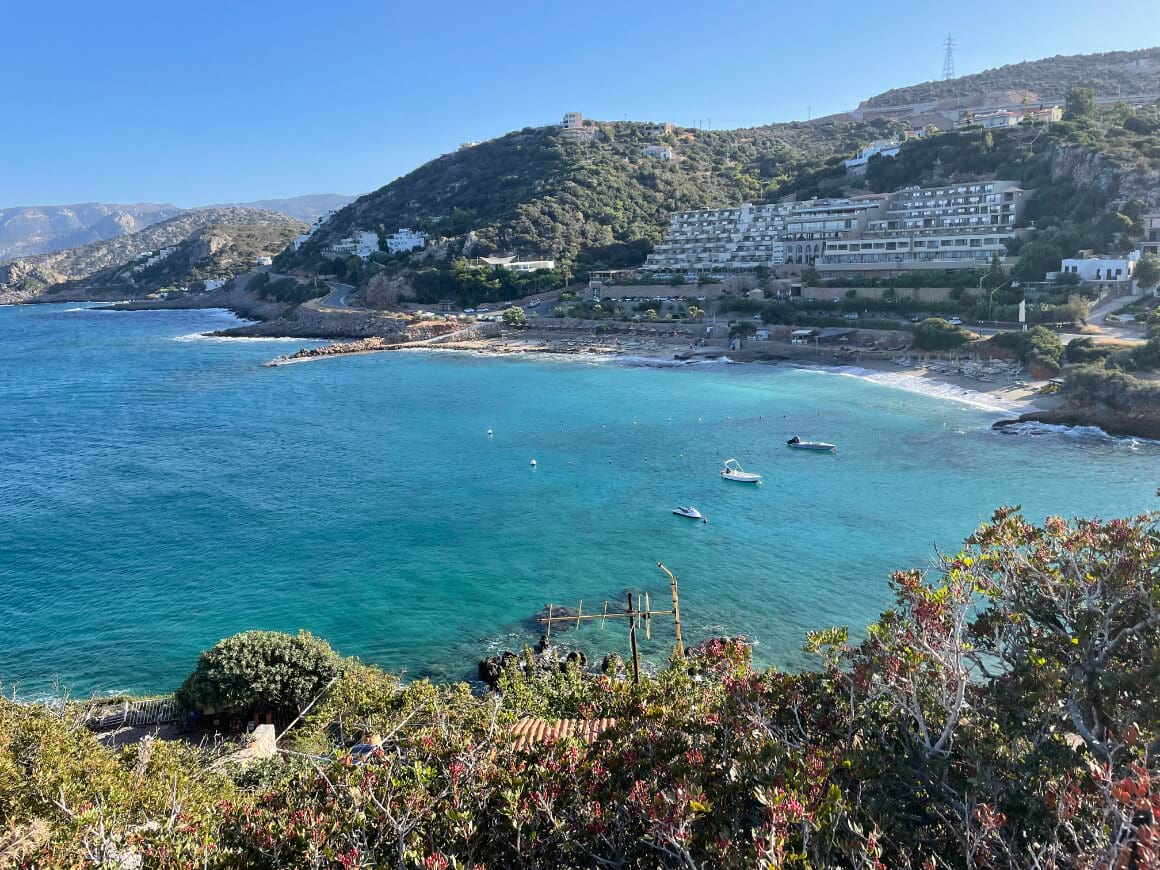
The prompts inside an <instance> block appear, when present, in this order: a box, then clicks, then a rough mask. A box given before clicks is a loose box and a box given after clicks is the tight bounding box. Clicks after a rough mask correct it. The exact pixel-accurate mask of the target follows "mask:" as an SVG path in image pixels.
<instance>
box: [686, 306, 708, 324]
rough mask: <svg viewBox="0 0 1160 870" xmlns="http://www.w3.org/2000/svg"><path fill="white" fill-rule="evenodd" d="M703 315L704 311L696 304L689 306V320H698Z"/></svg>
mask: <svg viewBox="0 0 1160 870" xmlns="http://www.w3.org/2000/svg"><path fill="white" fill-rule="evenodd" d="M704 316H705V312H704V311H702V310H701V309H700V308H698V307H697V306H696V305H690V306H689V320H700V319H701V318H702V317H704Z"/></svg>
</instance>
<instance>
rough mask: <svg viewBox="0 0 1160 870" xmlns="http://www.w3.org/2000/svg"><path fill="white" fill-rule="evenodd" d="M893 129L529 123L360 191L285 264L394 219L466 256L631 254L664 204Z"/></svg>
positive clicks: (769, 188) (659, 220)
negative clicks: (580, 138) (654, 150)
mask: <svg viewBox="0 0 1160 870" xmlns="http://www.w3.org/2000/svg"><path fill="white" fill-rule="evenodd" d="M896 127H897V125H896V124H895V123H893V122H883V121H879V122H875V123H873V124H863V123H827V124H814V125H811V124H798V123H794V124H777V125H770V126H765V127H755V128H752V129H742V130H719V131H718V130H714V131H704V130H680V129H678V130H676V131H675V132H674V133H673V134H671V135H668V136H665V137H663V138H657V137H655V136H649V135H647V133H646V129H647V128H646V125H643V124H635V123H609V124H602V125H601V130H602V136H601V141H599V142H593V143H576V142H571V141H569V140H567V139H565V138H564V137H562V136H561V135H560V134H559V132H558V131H557V130H555V129H554V128H527V129H524V130H520V131H518V132H514V133H509V134H507V135H506V136H501V137H499V138H498V139H493V140H491V141H489V142H484V143H482V144H480V145H477V146H475V147H473V148H470V149H464V150H461V151H457V152H455V153H452V154H446V155H443V156H442V157H439V158H436V159H435V160H432V161H431V162H429V163H426V164H424V165H423V166H420V167H419V168H418V169H416V170H415V171H414V172H411V173H409V174H407V175H405V176H403V177H402V178H399V179H397V180H395V181H393V182H391V183H390V184H388V185H386V186H385V187H382V188H380V189H379V190H376V191H375V192H373V193H370V194H367V195H366V196H363V197H361V198H360V199H358V200H357V201H356V202H354V203H352V204H351V205H349V206H347V207H346V208H344V209H342V210H341V211H340V212H339V213H338V214H337V215H335V217H334V218H333V219H332V220H331V221H330V222H329V223H328V224H327V225H326V226H325V227H324V228H323V229H322V230H321V231H320V232H319V233H318V234H317V237H316V238H315V239H314V240H313V241H312V242H311V243H310V244H309V245H306V246H304V247H303V249H302V251H301V252H300V253H299V255H297V256H294V257H291V256H289V255H288V256H287V257H286V259H285V263H284V264H283V265H286V266H290V265H297V266H308V267H309V266H311V265H314V266H318V265H321V261H320V259H319V256H318V255H319V250H320V248H321V246H322V245H323V244H325V243H326V242H328V241H331V240H333V239H336V238H341V237H342V236H344V235H346V234H348V233H350V232H351V231H353V230H355V229H358V230H379V231H386V232H391V231H393V230H395V229H397V228H399V227H414V228H416V229H421V230H424V231H426V232H427V233H428V234H430V235H431V236H432V237H441V236H442V237H452V238H453V239H455V240H456V245H455V246H461V245H462V243H463V242H464V241H467V242H468V243H469V244H468V250H469V252H470V253H473V254H487V253H491V252H494V251H510V252H514V253H518V254H520V255H521V256H524V257H550V258H553V259H556V260H561V261H564V262H565V263H573V264H577V265H580V266H582V267H583V266H590V267H598V266H607V267H615V266H622V265H630V264H636V263H639V262H640V260H641V259H643V256H644V253H645V252H647V251H648V250H649V248H650V247H651V245H652V244H654V243H655V242H657V241H659V240H660V238H661V237H662V235H663V232H664V228H665V227H666V226H667V225H668V219H669V214H670V213H671V212H673V211H680V210H682V209H692V208H707V207H712V206H724V205H732V204H736V203H738V202H742V201H745V200H763V199H769V198H772V197H776V196H779V195H783V194H786V193H791V192H794V190H795V187H796V185H795V179H796V178H797V177H798V176H799V175H801V174H802V173H803V172H806V171H807V170H812V169H816V168H817V167H818V166H820V165H821V164H822V163H824V162H825V161H826V160H827V159H828V158H831V157H833V156H835V155H841V156H845V155H847V154H849V153H851V152H853V151H855V150H856V149H857V148H858V147H859V146H861V145H863V144H865V143H866V142H869V141H871V140H873V139H876V138H880V137H882V136H883V135H887V134H889V133H890V132H892V131H893V130H895V129H896ZM658 143H663V144H668V145H670V146H671V147H672V148H673V149H674V153H675V159H673V160H671V161H664V160H658V159H655V158H649V157H645V156H643V155H642V153H641V152H642V150H643V149H644V147H645V146H647V145H654V144H658ZM804 192H805V193H808V192H809V191H808V190H807V191H804ZM469 233H470V234H472V235H471V236H468V235H467V234H469Z"/></svg>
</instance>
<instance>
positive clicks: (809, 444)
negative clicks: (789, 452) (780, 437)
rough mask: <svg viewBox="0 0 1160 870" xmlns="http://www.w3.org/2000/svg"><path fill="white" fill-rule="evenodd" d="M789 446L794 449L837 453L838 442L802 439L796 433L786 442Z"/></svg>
mask: <svg viewBox="0 0 1160 870" xmlns="http://www.w3.org/2000/svg"><path fill="white" fill-rule="evenodd" d="M785 443H786V446H787V447H792V448H793V449H794V450H812V451H814V452H815V453H837V452H838V445H837V444H828V443H826V442H825V441H802V439H800V438H798V436H796V435H794V436H793V437H792V438H790V439H789V440H788V441H786V442H785Z"/></svg>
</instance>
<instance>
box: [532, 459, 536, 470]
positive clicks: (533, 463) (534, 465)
mask: <svg viewBox="0 0 1160 870" xmlns="http://www.w3.org/2000/svg"><path fill="white" fill-rule="evenodd" d="M535 467H536V460H534V459H533V460H532V468H535Z"/></svg>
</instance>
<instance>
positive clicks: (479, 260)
mask: <svg viewBox="0 0 1160 870" xmlns="http://www.w3.org/2000/svg"><path fill="white" fill-rule="evenodd" d="M468 265H469V266H471V267H472V268H475V269H488V268H490V269H504V270H506V271H508V272H536V271H539V270H540V269H555V268H556V261H555V260H521V259H520V258H519V257H515V256H512V257H475V258H474V259H472V260H469V261H468Z"/></svg>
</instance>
